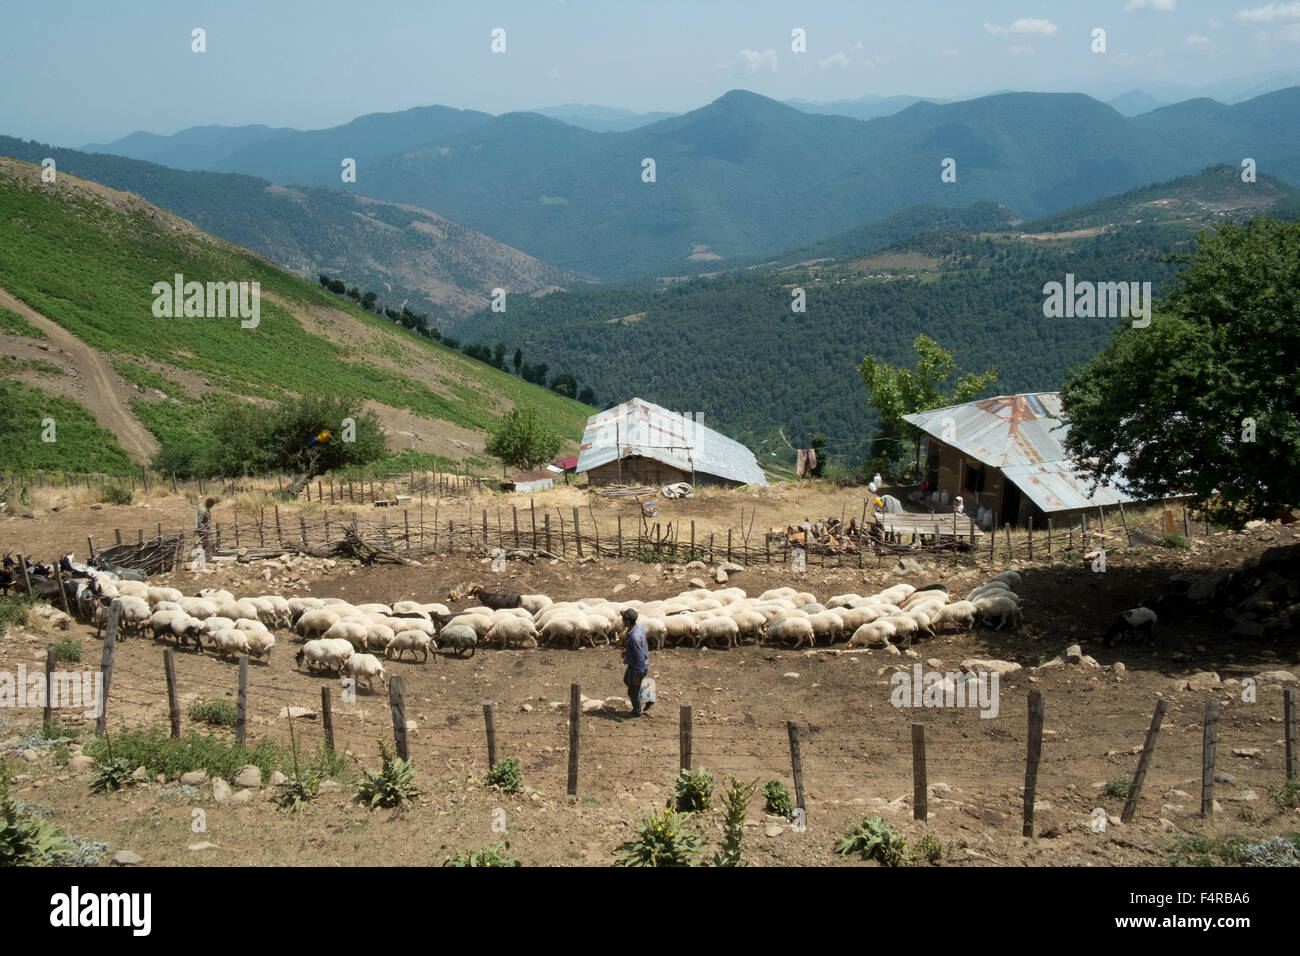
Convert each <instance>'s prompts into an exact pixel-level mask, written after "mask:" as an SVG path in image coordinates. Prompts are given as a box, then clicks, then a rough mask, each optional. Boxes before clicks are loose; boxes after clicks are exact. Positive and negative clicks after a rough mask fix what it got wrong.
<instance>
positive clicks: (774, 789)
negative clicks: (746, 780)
mask: <svg viewBox="0 0 1300 956" xmlns="http://www.w3.org/2000/svg"><path fill="white" fill-rule="evenodd" d="M763 798H764V801H765V802H764V804H763V811H764V812H765V813H771V814H775V815H776V816H778V817H785V818H786V819H787V820H789V819H790V818H791V817H793V816H794V800H793V799H792V798H791V796H790V791H789V790H787V789H786V788H785V784H783V783H782V782H781V781H780V780H769V781H768V782H767V783H765V784H763Z"/></svg>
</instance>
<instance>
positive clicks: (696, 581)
mask: <svg viewBox="0 0 1300 956" xmlns="http://www.w3.org/2000/svg"><path fill="white" fill-rule="evenodd" d="M686 583H687V584H689V585H690V586H691V587H693V588H699V589H701V590H708V587H709V586H708V585H707V584H705V583H704V579H703V578H691V579H690V580H689V581H687V582H686Z"/></svg>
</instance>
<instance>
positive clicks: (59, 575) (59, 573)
mask: <svg viewBox="0 0 1300 956" xmlns="http://www.w3.org/2000/svg"><path fill="white" fill-rule="evenodd" d="M60 563H61V562H60V561H55V562H54V580H55V581H57V582H58V584H59V597H60V598H61V599H62V600H63V610H64V612H65V613H66V614H67V615H68V617H72V608H70V607H69V606H68V592H67V591H65V590H63V570H62V569H61V568H60V567H59V564H60Z"/></svg>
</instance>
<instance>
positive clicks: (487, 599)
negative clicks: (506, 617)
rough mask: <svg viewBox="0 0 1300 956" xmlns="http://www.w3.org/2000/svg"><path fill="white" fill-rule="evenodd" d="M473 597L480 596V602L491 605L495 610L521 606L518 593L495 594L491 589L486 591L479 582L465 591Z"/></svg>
mask: <svg viewBox="0 0 1300 956" xmlns="http://www.w3.org/2000/svg"><path fill="white" fill-rule="evenodd" d="M465 593H466V594H468V595H469V596H471V597H476V598H478V602H479V603H480V604H482V605H483V606H484V607H490V608H491V609H492V610H494V611H501V610H504V609H506V608H511V607H519V595H518V594H493V593H491V592H490V591H484V590H483V589H482V588H481V587H479V586H478V585H477V584H476V585H474V586H473V587H472V588H470V589H469V590H468V591H467V592H465Z"/></svg>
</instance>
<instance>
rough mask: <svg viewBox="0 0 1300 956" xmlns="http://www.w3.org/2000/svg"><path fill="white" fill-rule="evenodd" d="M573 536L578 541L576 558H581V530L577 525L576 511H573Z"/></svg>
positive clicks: (575, 509)
mask: <svg viewBox="0 0 1300 956" xmlns="http://www.w3.org/2000/svg"><path fill="white" fill-rule="evenodd" d="M573 534H574V537H575V538H577V541H578V557H579V558H582V528H581V526H580V525H579V524H578V509H577V508H576V507H575V508H574V509H573Z"/></svg>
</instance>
